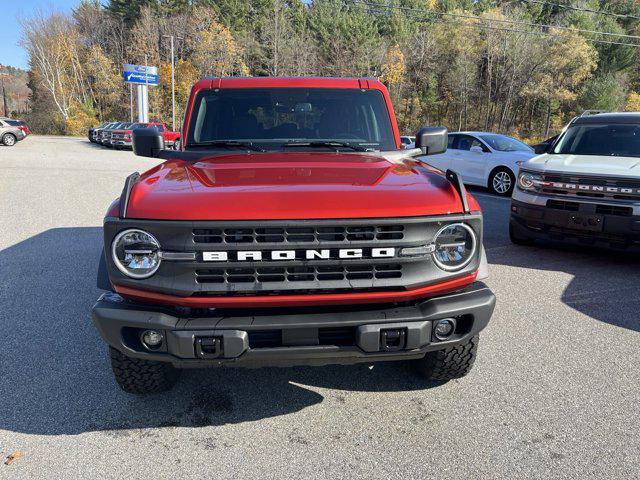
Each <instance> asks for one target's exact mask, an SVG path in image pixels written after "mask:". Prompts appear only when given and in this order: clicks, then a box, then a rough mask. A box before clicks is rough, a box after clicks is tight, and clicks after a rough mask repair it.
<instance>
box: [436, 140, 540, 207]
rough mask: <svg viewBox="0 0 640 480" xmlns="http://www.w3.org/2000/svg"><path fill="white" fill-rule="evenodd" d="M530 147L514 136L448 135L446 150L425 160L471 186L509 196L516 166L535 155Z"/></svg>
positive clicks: (513, 182) (516, 169)
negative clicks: (448, 170)
mask: <svg viewBox="0 0 640 480" xmlns="http://www.w3.org/2000/svg"><path fill="white" fill-rule="evenodd" d="M535 155H536V154H535V152H534V151H533V149H532V148H531V147H530V146H528V145H526V144H525V143H523V142H521V141H520V140H516V139H515V138H512V137H508V136H506V135H501V134H498V133H489V132H455V133H450V134H449V142H448V147H447V151H446V152H445V153H443V154H441V155H434V156H431V157H428V158H427V159H425V161H426V162H428V163H429V164H430V165H433V166H434V167H436V168H439V169H440V170H443V171H445V170H447V169H451V170H454V171H455V172H458V173H459V174H460V175H462V180H463V181H464V182H465V183H467V184H470V185H479V186H482V187H487V188H489V190H491V191H492V192H493V193H495V194H497V195H502V196H510V195H511V192H513V187H514V186H515V184H516V178H517V174H518V168H519V165H520V164H521V163H522V162H525V161H527V160H529V159H530V158H533V157H534V156H535Z"/></svg>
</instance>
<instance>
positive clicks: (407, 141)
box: [400, 135, 416, 148]
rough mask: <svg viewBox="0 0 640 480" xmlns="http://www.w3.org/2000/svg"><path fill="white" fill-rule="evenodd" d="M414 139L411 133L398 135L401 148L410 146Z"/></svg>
mask: <svg viewBox="0 0 640 480" xmlns="http://www.w3.org/2000/svg"><path fill="white" fill-rule="evenodd" d="M415 141H416V137H414V136H412V135H402V136H401V137H400V142H401V143H402V148H411V145H413V144H414V143H415Z"/></svg>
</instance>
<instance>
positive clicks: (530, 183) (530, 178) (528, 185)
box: [518, 172, 540, 190]
mask: <svg viewBox="0 0 640 480" xmlns="http://www.w3.org/2000/svg"><path fill="white" fill-rule="evenodd" d="M536 180H537V181H539V180H540V175H534V174H532V173H528V172H523V173H521V174H520V175H519V176H518V185H519V186H520V188H522V189H523V190H533V189H535V188H536V184H535V182H536Z"/></svg>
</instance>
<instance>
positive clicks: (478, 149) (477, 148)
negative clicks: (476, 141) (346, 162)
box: [469, 145, 484, 153]
mask: <svg viewBox="0 0 640 480" xmlns="http://www.w3.org/2000/svg"><path fill="white" fill-rule="evenodd" d="M469 151H470V152H473V153H484V152H483V151H482V147H480V146H479V145H474V146H473V147H471V148H470V149H469Z"/></svg>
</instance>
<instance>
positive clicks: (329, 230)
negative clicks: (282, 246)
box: [193, 225, 404, 244]
mask: <svg viewBox="0 0 640 480" xmlns="http://www.w3.org/2000/svg"><path fill="white" fill-rule="evenodd" d="M403 238H404V225H363V226H357V225H355V226H342V225H340V226H318V227H313V226H309V227H305V226H300V227H258V228H224V229H223V228H196V229H194V230H193V241H194V242H195V243H214V244H215V243H227V244H247V243H309V244H313V243H321V242H345V243H347V242H366V241H376V240H379V241H383V240H402V239H403Z"/></svg>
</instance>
